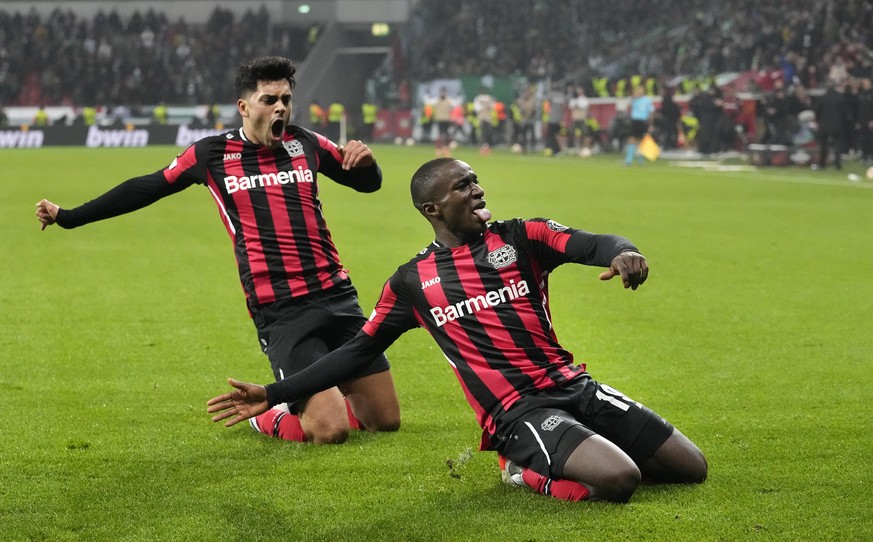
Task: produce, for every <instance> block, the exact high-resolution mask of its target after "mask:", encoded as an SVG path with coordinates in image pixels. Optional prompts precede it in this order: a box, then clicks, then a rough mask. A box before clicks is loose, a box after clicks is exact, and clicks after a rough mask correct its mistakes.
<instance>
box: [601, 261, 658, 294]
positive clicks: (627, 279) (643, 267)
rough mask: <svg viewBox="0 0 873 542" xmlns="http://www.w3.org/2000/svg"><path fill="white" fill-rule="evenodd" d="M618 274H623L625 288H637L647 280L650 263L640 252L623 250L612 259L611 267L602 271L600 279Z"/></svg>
mask: <svg viewBox="0 0 873 542" xmlns="http://www.w3.org/2000/svg"><path fill="white" fill-rule="evenodd" d="M616 275H619V276H621V282H622V284H624V287H625V288H630V289H632V290H636V289H637V287H639V285H640V284H642V283H644V282H646V278H647V277H648V276H649V264H647V263H646V258H645V256H643V255H642V254H640V253H639V252H630V251H628V252H622V253H621V254H619V255H618V256H616V257H615V258H613V259H612V263H611V264H609V269H607V270H606V271H604V272H603V273H600V280H609V279H611V278H612V277H614V276H616Z"/></svg>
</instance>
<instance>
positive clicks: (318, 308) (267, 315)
mask: <svg viewBox="0 0 873 542" xmlns="http://www.w3.org/2000/svg"><path fill="white" fill-rule="evenodd" d="M251 313H252V321H253V322H254V324H255V328H257V330H258V340H259V341H260V344H261V350H263V352H264V354H266V355H267V358H269V360H270V366H271V367H272V369H273V375H274V376H275V377H276V380H282V379H283V378H285V377H286V376H289V375H292V374H294V373H298V372H300V371H302V370H303V369H305V368H307V367H309V366H310V365H312V364H313V363H314V362H316V361H318V360H319V359H320V358H321V357H322V356H324V355H325V354H327V353H328V352H331V351H333V350H336V349H337V348H339V347H340V346H342V345H343V344H345V343H346V342H348V341H349V340H351V338H352V337H354V336H355V335H356V334H357V333H358V331H360V330H361V328H362V327H363V326H364V323H365V322H366V321H367V319H366V318H365V317H364V313H363V311H361V306H360V305H359V304H358V292H357V290H355V287H354V286H352V284H351V282H348V281H346V282H341V283H340V284H337V285H336V286H334V287H332V288H329V289H327V290H324V291H323V292H317V293H314V294H310V295H307V296H305V297H303V298H300V299H286V300H280V301H275V302H273V303H268V304H266V305H259V306H256V307H253V308H251ZM389 368H390V366H389V364H388V358H387V357H385V354H381V355H380V356H379V357H377V358H376V359H375V360H374V361H373V363H372V364H370V366H369V367H368V368H367V369H366V370H364V371H363V372H362V373H360V374H359V375H358V376H359V377H361V376H369V375H372V374H376V373H381V372H383V371H387V370H388V369H389ZM288 408H289V409H290V410H291V412H292V413H294V414H296V413H297V406H296V405H295V404H292V403H289V404H288Z"/></svg>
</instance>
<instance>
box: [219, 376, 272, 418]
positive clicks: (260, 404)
mask: <svg viewBox="0 0 873 542" xmlns="http://www.w3.org/2000/svg"><path fill="white" fill-rule="evenodd" d="M227 383H228V384H230V385H231V386H233V387H234V388H236V389H235V390H233V391H232V392H230V393H225V394H223V395H218V396H216V397H213V398H212V399H210V400H209V401H207V402H206V412H209V413H210V414H215V416H213V417H212V421H214V422H220V421H221V420H227V421H226V422H224V426H225V427H230V426H232V425H236V424H238V423H239V422H241V421H245V420H247V419H249V418H254V417H255V416H257V415H258V414H263V413H264V412H266V411H267V410H269V408H270V405H269V404H268V403H267V388H265V387H264V386H259V385H257V384H249V383H247V382H239V381H237V380H234V379H232V378H228V379H227ZM228 418H230V419H228Z"/></svg>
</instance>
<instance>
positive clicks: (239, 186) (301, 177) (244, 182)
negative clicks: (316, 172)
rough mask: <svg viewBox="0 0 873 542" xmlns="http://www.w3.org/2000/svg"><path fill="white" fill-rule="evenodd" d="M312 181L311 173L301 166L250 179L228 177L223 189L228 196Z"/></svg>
mask: <svg viewBox="0 0 873 542" xmlns="http://www.w3.org/2000/svg"><path fill="white" fill-rule="evenodd" d="M313 181H314V178H313V175H312V171H310V170H308V169H303V166H298V167H297V169H295V170H292V171H279V172H277V173H264V174H262V175H252V176H251V177H237V176H236V175H228V176H227V177H225V178H224V187H225V188H226V189H227V193H228V194H233V193H234V192H236V191H237V190H251V189H252V188H259V187H260V188H263V187H265V186H274V185H277V184H288V183H311V182H313Z"/></svg>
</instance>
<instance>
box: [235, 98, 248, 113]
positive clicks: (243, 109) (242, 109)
mask: <svg viewBox="0 0 873 542" xmlns="http://www.w3.org/2000/svg"><path fill="white" fill-rule="evenodd" d="M248 107H249V104H248V102H247V101H245V100H243V99H242V98H240V99H239V100H237V101H236V109H237V111H239V115H240V116H241V117H247V116H248Z"/></svg>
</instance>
